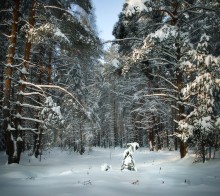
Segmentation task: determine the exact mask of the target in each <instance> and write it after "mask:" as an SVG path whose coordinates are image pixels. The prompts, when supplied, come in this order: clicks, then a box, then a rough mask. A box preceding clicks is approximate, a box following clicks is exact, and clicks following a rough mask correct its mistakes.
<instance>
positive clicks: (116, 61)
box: [112, 59, 119, 68]
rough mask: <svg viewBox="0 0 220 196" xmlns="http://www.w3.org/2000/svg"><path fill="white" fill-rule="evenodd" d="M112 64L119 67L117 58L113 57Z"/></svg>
mask: <svg viewBox="0 0 220 196" xmlns="http://www.w3.org/2000/svg"><path fill="white" fill-rule="evenodd" d="M112 66H113V67H115V68H118V67H119V61H118V60H117V59H113V60H112Z"/></svg>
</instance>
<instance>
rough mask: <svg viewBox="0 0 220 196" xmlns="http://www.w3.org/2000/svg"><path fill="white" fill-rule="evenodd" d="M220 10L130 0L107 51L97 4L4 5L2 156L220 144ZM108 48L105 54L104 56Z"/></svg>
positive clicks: (201, 151)
mask: <svg viewBox="0 0 220 196" xmlns="http://www.w3.org/2000/svg"><path fill="white" fill-rule="evenodd" d="M219 16H220V3H219V2H218V1H217V0H210V1H206V0H176V1H165V0H155V1H148V0H136V1H134V0H126V1H125V3H124V6H123V10H122V11H121V13H120V15H119V19H118V22H117V23H116V24H115V27H114V29H113V35H114V36H115V38H116V39H115V40H112V41H111V43H112V44H111V46H110V47H108V48H107V49H106V47H104V46H105V44H106V43H104V41H103V40H100V39H99V37H98V32H97V27H96V21H95V9H94V6H93V3H92V1H91V0H41V1H39V0H7V1H6V0H1V6H0V21H1V23H0V43H1V44H0V49H1V53H0V63H1V66H0V69H1V71H0V100H1V102H0V107H1V113H0V119H1V123H0V150H6V153H7V155H8V163H9V164H10V163H19V161H20V158H21V154H22V152H23V151H25V150H26V151H29V154H30V156H31V155H34V156H35V157H39V156H40V155H41V154H42V151H43V150H47V149H48V148H52V147H60V148H62V149H68V150H74V151H77V152H79V153H80V154H83V153H84V152H85V148H86V147H88V148H92V147H93V146H100V147H105V148H112V147H117V146H120V147H124V146H125V145H126V144H127V143H129V142H138V143H139V144H140V146H142V147H149V148H150V150H152V151H153V150H160V149H167V150H180V156H181V158H183V157H184V156H185V155H186V153H187V150H188V149H189V148H190V149H192V150H194V152H195V153H196V155H197V156H196V160H195V161H205V159H208V158H209V159H210V158H213V157H214V156H215V152H216V150H218V148H219V145H220V137H219V134H220V127H219V126H220V102H219V101H220V97H219V91H220V88H219V87H220V58H219V55H220V49H219V48H220V18H219ZM104 48H105V49H104Z"/></svg>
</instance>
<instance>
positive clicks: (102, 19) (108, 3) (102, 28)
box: [93, 0, 125, 40]
mask: <svg viewBox="0 0 220 196" xmlns="http://www.w3.org/2000/svg"><path fill="white" fill-rule="evenodd" d="M93 3H94V6H95V13H96V21H97V27H98V32H99V36H100V38H101V39H103V40H112V39H114V36H113V35H112V30H113V27H114V25H115V23H116V22H117V21H118V15H119V13H120V12H121V11H122V7H123V4H124V3H125V0H93Z"/></svg>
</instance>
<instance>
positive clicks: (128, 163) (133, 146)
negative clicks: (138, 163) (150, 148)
mask: <svg viewBox="0 0 220 196" xmlns="http://www.w3.org/2000/svg"><path fill="white" fill-rule="evenodd" d="M127 147H128V148H127V149H126V150H125V151H124V154H123V161H122V165H121V170H123V169H128V170H131V171H137V169H136V167H135V161H134V160H133V154H134V151H135V150H137V149H138V148H139V147H140V146H139V144H138V143H137V142H133V143H128V144H127Z"/></svg>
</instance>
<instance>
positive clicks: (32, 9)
mask: <svg viewBox="0 0 220 196" xmlns="http://www.w3.org/2000/svg"><path fill="white" fill-rule="evenodd" d="M34 16H35V1H34V0H33V1H32V3H31V6H30V11H29V25H30V27H31V28H32V27H33V26H34V22H35V20H34ZM28 37H29V35H28ZM31 45H32V44H31V42H30V40H28V38H27V40H26V43H25V53H24V63H23V68H22V71H21V72H20V81H24V82H26V81H27V74H28V71H29V60H30V51H31ZM25 88H26V85H25V84H22V83H19V87H18V89H19V91H18V92H19V93H18V94H17V102H16V104H17V105H16V114H19V116H20V115H22V113H23V111H22V104H23V102H24V96H23V94H22V92H24V91H25ZM20 92H21V93H20ZM19 116H17V117H16V118H15V129H16V140H17V138H20V139H19V140H18V141H19V142H17V158H18V162H19V161H20V156H21V152H22V149H23V143H24V142H23V139H22V138H23V131H22V130H21V127H22V119H21V118H19Z"/></svg>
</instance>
